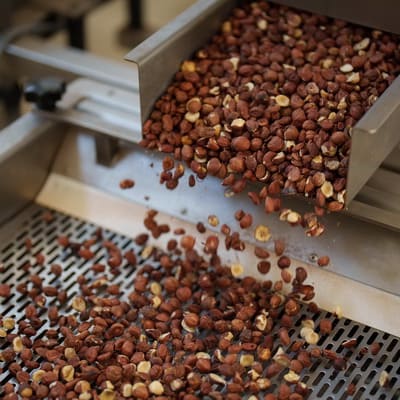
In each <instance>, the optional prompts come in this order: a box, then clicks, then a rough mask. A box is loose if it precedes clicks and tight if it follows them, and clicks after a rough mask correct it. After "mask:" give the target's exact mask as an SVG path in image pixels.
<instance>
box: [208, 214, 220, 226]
mask: <svg viewBox="0 0 400 400" xmlns="http://www.w3.org/2000/svg"><path fill="white" fill-rule="evenodd" d="M207 220H208V223H209V224H210V225H211V226H214V227H215V226H218V225H219V219H218V217H217V216H216V215H209V216H208V219H207Z"/></svg>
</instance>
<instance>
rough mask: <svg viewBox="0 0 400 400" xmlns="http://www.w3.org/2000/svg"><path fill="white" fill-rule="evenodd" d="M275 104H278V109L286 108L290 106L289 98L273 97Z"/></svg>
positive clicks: (283, 96) (281, 95)
mask: <svg viewBox="0 0 400 400" xmlns="http://www.w3.org/2000/svg"><path fill="white" fill-rule="evenodd" d="M275 102H276V104H278V106H280V107H288V106H289V105H290V99H289V97H287V96H285V95H283V94H279V95H278V96H276V97H275Z"/></svg>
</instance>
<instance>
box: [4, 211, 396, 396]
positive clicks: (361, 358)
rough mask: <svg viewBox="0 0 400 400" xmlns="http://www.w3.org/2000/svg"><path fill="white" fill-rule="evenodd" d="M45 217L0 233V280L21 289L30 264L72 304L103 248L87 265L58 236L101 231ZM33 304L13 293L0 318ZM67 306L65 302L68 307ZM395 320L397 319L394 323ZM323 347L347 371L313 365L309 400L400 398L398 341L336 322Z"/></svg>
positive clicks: (119, 240) (124, 269)
mask: <svg viewBox="0 0 400 400" xmlns="http://www.w3.org/2000/svg"><path fill="white" fill-rule="evenodd" d="M44 211H45V210H44V209H43V208H40V207H39V206H36V205H34V206H31V207H30V208H29V209H27V210H25V211H24V213H23V215H22V216H19V217H18V218H16V219H15V220H14V221H13V223H12V225H10V224H9V225H8V226H6V227H5V228H4V229H1V230H0V250H1V252H0V263H2V264H3V265H4V271H5V272H3V273H2V274H1V275H0V282H1V283H7V284H11V285H12V287H13V288H14V287H15V286H16V285H17V284H18V283H20V282H23V281H25V280H26V278H27V276H28V272H25V271H24V270H23V269H22V266H23V265H24V264H25V263H26V262H27V261H30V262H31V263H32V267H31V269H30V272H29V273H35V274H39V275H40V276H41V277H42V278H44V282H43V284H44V285H56V286H58V287H62V288H63V289H65V290H68V298H69V299H71V298H72V297H73V296H74V295H75V294H77V293H78V291H79V288H78V285H77V277H78V276H79V275H81V274H83V275H85V276H87V277H89V278H90V277H91V276H92V274H93V272H92V271H91V269H90V267H91V265H93V263H94V262H103V263H106V252H105V250H104V249H103V248H102V247H101V246H100V244H96V245H94V247H93V248H92V250H93V251H94V252H95V258H94V259H92V260H90V261H84V260H82V259H81V258H77V257H75V256H74V255H73V254H71V253H70V252H66V251H65V250H63V249H62V248H61V247H60V246H59V245H58V244H57V240H56V239H57V237H58V236H59V235H61V234H62V235H68V236H69V237H70V238H71V240H72V241H74V240H76V241H79V242H82V241H84V240H85V239H89V238H92V237H93V235H94V232H95V231H96V229H97V227H96V226H94V225H93V224H90V223H87V222H85V221H82V220H78V219H76V218H72V217H69V216H66V215H63V214H60V213H57V212H53V216H54V219H53V220H52V221H51V222H46V221H45V220H44V219H43V217H42V215H43V212H44ZM103 235H104V238H105V239H108V240H112V241H113V242H114V243H116V244H117V245H118V246H119V247H120V248H121V249H127V248H130V249H132V248H133V249H135V250H137V254H140V248H139V247H138V246H137V245H136V244H135V243H133V242H132V240H131V239H129V238H127V237H124V236H121V235H118V234H115V233H113V232H110V231H107V230H103ZM27 238H30V239H32V243H33V247H32V249H31V251H30V252H29V253H28V252H27V250H26V246H25V241H26V239H27ZM38 253H41V254H43V255H44V257H45V263H44V266H40V265H37V264H35V261H34V260H35V255H36V254H38ZM138 262H139V264H140V263H143V260H141V259H140V257H139V258H138ZM146 262H147V263H148V262H149V261H148V260H147V261H146ZM53 263H58V264H60V265H61V266H62V268H63V273H62V276H61V279H60V278H56V277H55V276H54V275H53V274H49V273H47V272H46V271H47V268H49V267H48V266H49V265H51V264H53ZM120 271H121V273H120V275H118V276H113V277H112V278H111V277H110V279H111V280H112V282H113V283H116V284H118V285H120V287H121V289H122V290H121V292H122V293H125V294H126V293H127V292H129V291H130V290H131V289H132V279H133V276H134V269H133V268H132V267H131V266H129V265H122V266H121V268H120ZM317 290H318V288H317ZM29 302H30V300H29V299H28V298H27V297H25V296H23V295H21V294H19V293H18V292H16V291H15V290H14V291H13V292H12V295H11V296H10V297H9V298H8V299H5V300H4V299H3V300H1V301H0V310H1V314H2V315H3V316H4V315H7V316H11V317H13V318H16V319H17V320H20V319H22V318H23V311H24V308H25V306H26V305H27V304H29ZM52 303H55V300H51V299H50V301H48V303H47V305H46V306H50V305H52ZM69 303H70V302H67V304H69ZM70 311H71V309H70V308H68V307H66V308H64V309H62V310H60V312H61V313H69V312H70ZM305 315H307V311H306V310H304V311H303V312H302V313H301V314H300V315H299V317H298V319H297V322H296V328H295V329H291V330H290V331H289V333H290V335H291V338H292V339H293V340H295V339H298V338H299V331H300V320H301V319H303V318H304V316H305ZM326 316H330V314H329V313H326V312H322V313H321V314H320V315H318V316H314V317H313V319H314V320H315V322H316V325H317V324H318V320H319V319H320V318H324V317H326ZM309 317H311V315H310V316H309ZM397 317H398V316H394V318H397ZM42 318H43V316H42ZM48 328H49V325H48V324H47V323H46V324H44V325H43V326H42V327H41V328H40V330H39V331H38V336H39V337H41V336H43V335H44V334H45V332H46V330H47V329H48ZM350 338H357V340H358V345H357V348H356V350H355V351H354V352H353V351H350V350H348V349H344V348H343V347H341V343H342V342H343V341H344V340H347V339H350ZM372 342H380V343H381V344H382V347H381V350H380V352H379V353H378V355H376V356H371V355H370V354H369V353H368V354H365V355H360V354H359V351H358V350H359V349H360V348H362V347H363V346H368V345H370V344H371V343H372ZM319 344H320V345H321V346H322V347H323V348H326V349H331V350H334V351H338V352H340V353H341V354H342V355H343V356H345V357H346V358H348V363H347V369H346V370H345V371H341V372H338V371H336V370H335V369H333V367H332V365H331V362H330V361H329V360H326V359H321V360H320V361H317V362H316V363H314V365H313V366H312V368H311V369H310V370H306V371H305V372H304V373H303V374H302V379H301V381H302V382H304V383H306V384H307V386H309V387H310V388H311V390H312V392H311V394H310V395H309V396H308V398H309V399H326V400H342V399H345V398H348V396H347V394H346V389H347V387H348V386H349V384H350V383H354V384H355V386H356V393H355V394H354V396H353V397H352V398H353V399H368V400H370V399H371V400H372V399H378V400H384V399H385V400H386V399H387V400H394V399H397V400H398V399H399V398H400V340H399V339H398V338H396V337H394V336H391V335H389V334H387V333H384V332H381V331H379V330H376V329H373V328H370V327H368V326H365V325H362V324H358V323H356V322H354V321H351V320H348V319H340V320H339V319H336V320H335V321H334V330H333V332H332V335H330V337H329V338H328V339H325V338H324V337H322V338H321V340H320V343H319ZM4 347H5V343H4V339H0V351H1V350H2V349H3V348H4ZM274 351H276V349H274ZM2 364H3V365H0V367H2V368H3V373H0V396H1V387H2V386H3V385H4V383H5V382H9V381H11V382H13V378H12V377H10V373H9V372H8V371H7V365H5V364H4V363H2ZM383 370H386V371H387V372H388V374H389V376H390V382H389V385H388V387H385V388H381V387H380V386H379V384H378V379H379V375H380V373H381V371H383ZM0 371H1V370H0ZM278 381H282V375H281V376H280V377H277V378H274V380H273V383H274V385H276V383H277V382H278Z"/></svg>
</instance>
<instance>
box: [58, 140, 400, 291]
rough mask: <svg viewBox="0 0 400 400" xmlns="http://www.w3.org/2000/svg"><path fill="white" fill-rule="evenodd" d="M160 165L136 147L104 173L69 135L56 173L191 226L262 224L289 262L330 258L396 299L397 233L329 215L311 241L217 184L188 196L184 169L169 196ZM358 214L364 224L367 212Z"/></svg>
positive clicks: (85, 144)
mask: <svg viewBox="0 0 400 400" xmlns="http://www.w3.org/2000/svg"><path fill="white" fill-rule="evenodd" d="M82 155H84V157H83V156H82ZM162 158H163V155H162V154H159V153H155V152H149V151H145V150H143V149H141V148H140V147H139V146H132V145H129V146H123V147H122V148H121V152H120V154H119V158H118V161H116V162H115V163H114V164H113V166H111V167H109V168H106V167H104V166H102V165H98V164H96V155H95V142H94V139H93V138H92V137H90V136H88V135H85V134H75V133H70V134H69V135H67V137H66V139H65V141H64V143H63V146H62V149H61V151H60V152H59V155H58V157H57V160H56V162H55V164H54V168H53V172H54V173H57V174H60V175H64V176H67V177H70V178H72V179H73V180H75V181H77V182H82V183H83V184H86V185H88V186H91V187H95V188H98V189H100V190H101V191H104V192H106V193H110V194H112V195H113V196H117V197H123V198H125V199H127V200H130V201H132V202H136V203H139V204H144V205H146V206H148V207H152V208H155V209H158V210H160V211H163V212H165V213H166V214H169V215H172V216H176V217H178V218H181V219H184V220H187V221H189V222H192V223H194V224H196V223H197V222H198V221H206V220H207V217H208V216H209V215H211V214H216V215H218V216H219V219H220V223H221V224H222V223H227V224H228V225H230V226H232V228H233V229H239V228H238V225H237V221H235V219H234V216H233V215H234V213H235V211H236V210H238V209H243V210H245V211H247V212H250V213H251V214H252V215H253V219H254V224H255V225H256V224H266V225H268V226H269V228H270V229H271V232H273V234H274V236H275V237H282V238H283V239H285V240H286V242H287V243H289V247H288V253H289V254H290V255H291V256H292V257H294V258H296V259H299V260H301V261H304V262H306V263H310V262H311V263H314V264H315V254H317V255H325V254H328V255H329V256H330V257H331V269H332V271H334V272H335V273H337V274H340V275H343V276H346V277H349V278H351V279H354V280H356V281H359V282H362V283H365V284H367V285H370V286H372V287H376V288H379V289H381V290H384V291H387V292H390V293H393V294H395V295H399V294H400V292H399V288H400V269H399V268H397V266H398V264H399V260H400V246H399V243H400V232H399V231H395V230H391V229H387V228H385V227H383V226H378V225H375V224H372V223H371V222H365V221H362V220H360V219H359V217H357V218H354V217H352V216H351V215H346V214H343V213H334V214H330V215H327V216H325V217H324V219H323V222H324V224H326V226H327V231H326V233H325V234H324V235H322V236H321V237H318V238H308V237H306V235H305V233H304V230H303V229H302V228H299V227H297V228H291V227H290V226H288V225H287V224H285V223H282V222H281V221H279V218H278V216H277V215H266V214H265V212H264V210H263V208H262V207H256V206H254V205H253V204H252V203H251V201H249V199H248V198H247V196H246V194H245V193H241V194H240V195H236V196H234V197H229V198H225V197H224V187H223V186H221V183H220V181H219V180H218V179H216V178H214V177H207V178H206V179H205V180H204V181H197V183H196V186H195V187H193V188H189V187H188V184H187V178H188V175H189V174H190V170H189V169H188V170H187V171H186V174H185V176H184V177H183V178H182V179H181V180H180V183H179V186H178V187H177V188H176V189H175V190H173V191H171V190H167V189H166V188H165V187H163V186H161V185H160V184H159V183H158V181H159V173H160V171H162ZM125 178H131V179H133V180H134V181H135V182H136V184H135V187H134V188H133V189H132V190H125V191H122V190H121V189H120V188H119V185H118V183H119V182H120V181H121V180H122V179H125ZM146 196H148V197H146ZM284 205H285V206H287V207H288V208H292V209H294V210H297V211H299V212H305V211H307V210H308V211H310V209H311V206H310V205H309V204H307V203H305V202H304V201H300V200H299V199H296V198H286V199H285V200H284ZM364 207H367V206H364ZM368 207H369V206H368ZM374 210H375V213H376V214H377V215H373V217H374V218H376V217H377V216H378V217H379V216H380V217H383V216H384V217H385V218H387V223H391V221H392V220H394V217H395V216H396V215H397V218H398V215H399V213H394V212H392V213H391V214H390V215H389V216H387V215H386V214H384V213H383V212H382V211H381V210H379V209H375V208H374ZM361 211H363V212H364V214H365V215H366V216H368V214H367V211H368V210H365V209H363V210H361ZM215 229H218V228H215ZM241 236H242V237H243V238H244V239H245V240H246V241H248V242H250V243H253V244H256V242H255V239H254V237H253V234H252V232H251V230H250V231H249V230H244V231H241ZM269 247H270V248H271V247H272V244H270V245H269Z"/></svg>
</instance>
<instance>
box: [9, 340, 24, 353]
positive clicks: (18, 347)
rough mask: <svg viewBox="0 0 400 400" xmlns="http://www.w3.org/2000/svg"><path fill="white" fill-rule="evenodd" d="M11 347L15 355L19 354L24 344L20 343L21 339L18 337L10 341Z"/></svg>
mask: <svg viewBox="0 0 400 400" xmlns="http://www.w3.org/2000/svg"><path fill="white" fill-rule="evenodd" d="M12 346H13V350H14V351H15V352H16V353H21V351H22V350H23V349H24V347H25V346H24V344H23V343H22V339H21V338H20V337H19V336H16V337H15V338H14V339H13V341H12Z"/></svg>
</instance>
